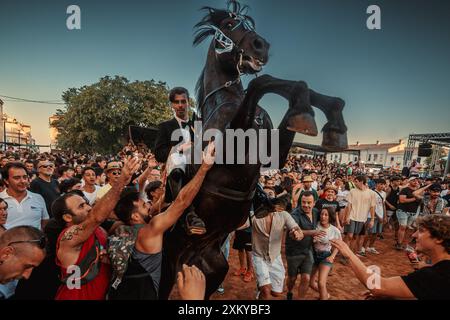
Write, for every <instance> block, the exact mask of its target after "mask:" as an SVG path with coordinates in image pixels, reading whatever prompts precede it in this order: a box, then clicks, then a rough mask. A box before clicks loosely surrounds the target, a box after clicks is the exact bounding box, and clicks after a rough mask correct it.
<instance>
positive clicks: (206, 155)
mask: <svg viewBox="0 0 450 320" xmlns="http://www.w3.org/2000/svg"><path fill="white" fill-rule="evenodd" d="M215 159H216V146H215V144H214V141H210V142H209V144H208V146H207V147H206V150H205V151H204V152H203V162H202V168H204V169H205V170H209V169H211V168H212V166H213V165H214V161H215Z"/></svg>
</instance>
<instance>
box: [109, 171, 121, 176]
mask: <svg viewBox="0 0 450 320" xmlns="http://www.w3.org/2000/svg"><path fill="white" fill-rule="evenodd" d="M120 173H121V171H113V172H111V174H112V175H113V176H118V175H120Z"/></svg>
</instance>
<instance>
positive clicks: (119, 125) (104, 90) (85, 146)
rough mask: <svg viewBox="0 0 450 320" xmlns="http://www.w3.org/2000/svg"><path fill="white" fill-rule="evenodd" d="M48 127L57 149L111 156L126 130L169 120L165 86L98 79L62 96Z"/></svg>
mask: <svg viewBox="0 0 450 320" xmlns="http://www.w3.org/2000/svg"><path fill="white" fill-rule="evenodd" d="M62 98H63V100H64V102H65V103H66V106H65V108H64V110H61V109H58V110H57V115H58V116H59V119H58V120H56V121H55V122H54V123H53V124H52V126H54V127H56V128H57V129H58V132H59V134H58V148H60V149H66V150H67V149H70V150H73V151H76V152H82V153H90V154H93V153H101V154H113V153H116V152H117V151H119V150H120V148H121V147H122V145H123V138H124V137H125V136H126V133H127V130H128V126H130V125H136V126H144V127H145V126H156V125H157V124H158V123H160V122H161V121H164V120H167V119H169V118H171V116H172V112H171V109H170V107H169V105H168V89H167V86H166V83H164V82H156V81H154V80H150V81H135V82H131V83H130V82H129V81H128V80H127V79H126V78H125V77H120V76H115V77H114V78H111V77H108V76H107V77H104V78H101V79H100V81H99V82H97V83H94V84H92V85H87V86H83V87H81V88H69V89H68V90H67V91H65V92H64V93H63V95H62Z"/></svg>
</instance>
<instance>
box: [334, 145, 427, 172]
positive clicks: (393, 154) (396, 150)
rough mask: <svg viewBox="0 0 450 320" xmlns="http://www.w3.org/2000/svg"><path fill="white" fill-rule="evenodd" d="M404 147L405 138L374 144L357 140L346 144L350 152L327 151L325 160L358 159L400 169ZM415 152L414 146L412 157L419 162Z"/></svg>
mask: <svg viewBox="0 0 450 320" xmlns="http://www.w3.org/2000/svg"><path fill="white" fill-rule="evenodd" d="M405 148H406V141H405V140H399V141H398V142H393V143H380V141H377V142H376V143H374V144H361V143H359V142H357V143H356V144H353V145H349V146H348V149H349V150H351V152H335V153H329V154H327V160H328V161H330V162H338V163H341V164H346V163H349V162H357V161H360V162H362V163H367V164H381V165H383V166H384V167H388V168H394V169H399V170H400V169H402V168H403V165H404V164H403V155H404V153H405ZM417 153H418V150H417V148H416V149H415V150H414V153H413V159H417V160H418V161H419V162H421V160H422V159H420V158H419V157H418V156H417ZM358 154H359V155H358Z"/></svg>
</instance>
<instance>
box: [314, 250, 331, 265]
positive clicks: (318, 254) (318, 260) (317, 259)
mask: <svg viewBox="0 0 450 320" xmlns="http://www.w3.org/2000/svg"><path fill="white" fill-rule="evenodd" d="M329 256H331V252H330V251H314V264H315V265H316V266H318V265H320V264H323V265H326V266H329V267H332V266H333V264H332V263H331V262H328V261H327V260H326V259H327V258H328V257H329Z"/></svg>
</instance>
